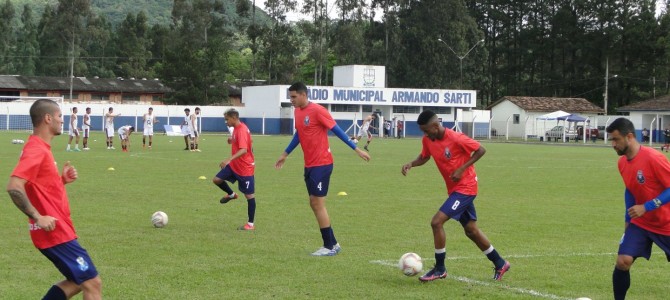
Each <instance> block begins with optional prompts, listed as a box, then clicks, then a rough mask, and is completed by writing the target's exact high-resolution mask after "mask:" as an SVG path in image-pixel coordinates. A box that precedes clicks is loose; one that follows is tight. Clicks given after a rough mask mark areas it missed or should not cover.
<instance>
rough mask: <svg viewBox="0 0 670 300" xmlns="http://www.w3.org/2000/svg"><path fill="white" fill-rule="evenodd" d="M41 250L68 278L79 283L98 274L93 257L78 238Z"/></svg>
mask: <svg viewBox="0 0 670 300" xmlns="http://www.w3.org/2000/svg"><path fill="white" fill-rule="evenodd" d="M40 252H42V254H44V256H46V257H47V258H48V259H49V260H50V261H51V262H52V263H53V264H54V265H55V266H56V268H58V270H59V271H60V272H61V274H63V275H64V276H65V278H67V280H69V281H72V282H74V283H76V284H77V285H80V284H82V283H83V282H84V281H86V280H89V279H93V278H95V277H96V276H98V270H96V269H95V265H93V261H92V260H91V257H89V256H88V252H86V250H85V249H84V248H82V247H81V245H79V242H77V240H71V241H69V242H67V243H62V244H60V245H56V246H53V247H51V248H47V249H40Z"/></svg>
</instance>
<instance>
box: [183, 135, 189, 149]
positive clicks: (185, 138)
mask: <svg viewBox="0 0 670 300" xmlns="http://www.w3.org/2000/svg"><path fill="white" fill-rule="evenodd" d="M188 137H189V135H188V134H186V135H184V144H186V148H184V150H189V149H188Z"/></svg>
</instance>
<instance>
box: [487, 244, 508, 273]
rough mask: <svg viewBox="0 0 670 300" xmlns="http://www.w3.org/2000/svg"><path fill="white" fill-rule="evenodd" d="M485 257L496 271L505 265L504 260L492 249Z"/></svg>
mask: <svg viewBox="0 0 670 300" xmlns="http://www.w3.org/2000/svg"><path fill="white" fill-rule="evenodd" d="M486 257H487V258H488V259H489V260H490V261H491V262H492V263H493V265H494V266H495V267H496V269H500V268H502V267H503V266H504V265H505V260H504V259H503V258H502V257H500V254H498V251H496V249H493V251H491V253H489V254H486Z"/></svg>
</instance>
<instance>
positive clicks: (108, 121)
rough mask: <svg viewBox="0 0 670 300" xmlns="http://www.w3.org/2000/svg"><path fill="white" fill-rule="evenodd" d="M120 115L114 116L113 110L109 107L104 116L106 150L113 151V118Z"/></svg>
mask: <svg viewBox="0 0 670 300" xmlns="http://www.w3.org/2000/svg"><path fill="white" fill-rule="evenodd" d="M120 115H121V114H115V113H114V108H112V107H110V108H109V110H108V111H107V113H106V114H105V134H107V150H114V149H116V148H114V118H116V117H118V116H120Z"/></svg>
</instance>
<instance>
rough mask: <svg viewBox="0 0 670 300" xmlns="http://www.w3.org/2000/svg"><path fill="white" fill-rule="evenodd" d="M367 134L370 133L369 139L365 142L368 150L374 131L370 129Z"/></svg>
mask: <svg viewBox="0 0 670 300" xmlns="http://www.w3.org/2000/svg"><path fill="white" fill-rule="evenodd" d="M367 134H368V141H367V142H366V143H365V150H368V146H370V142H372V133H370V131H368V132H367Z"/></svg>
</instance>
